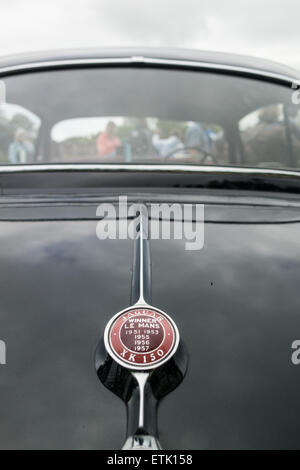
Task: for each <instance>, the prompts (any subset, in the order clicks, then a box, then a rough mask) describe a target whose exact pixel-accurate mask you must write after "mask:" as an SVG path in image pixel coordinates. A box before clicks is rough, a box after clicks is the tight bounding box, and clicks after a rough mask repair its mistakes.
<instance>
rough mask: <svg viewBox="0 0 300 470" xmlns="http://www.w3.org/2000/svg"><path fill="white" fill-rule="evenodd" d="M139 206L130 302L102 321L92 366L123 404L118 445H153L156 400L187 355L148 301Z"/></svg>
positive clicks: (175, 381) (174, 383)
mask: <svg viewBox="0 0 300 470" xmlns="http://www.w3.org/2000/svg"><path fill="white" fill-rule="evenodd" d="M139 209H140V211H139V215H138V217H139V232H138V236H137V239H136V241H135V247H134V259H133V276H132V292H131V302H132V306H131V307H128V308H126V309H124V310H122V311H121V312H119V313H117V314H116V315H115V316H113V318H112V319H111V320H110V321H109V322H108V324H107V326H106V328H105V332H104V338H103V339H102V340H101V341H100V343H99V345H98V348H97V351H96V370H97V374H98V377H99V379H100V381H101V382H102V383H103V384H104V385H105V386H106V387H107V388H108V389H110V390H111V391H112V392H114V393H115V394H116V395H118V396H119V397H120V398H122V399H123V401H125V403H126V404H127V418H128V419H127V421H128V423H127V438H126V441H125V444H124V446H123V449H124V450H129V449H148V450H158V449H161V445H160V443H159V440H158V432H157V417H156V413H157V407H158V403H159V401H160V400H161V399H162V398H163V397H164V396H166V395H167V394H169V393H170V392H171V391H173V390H174V389H175V388H177V387H178V385H179V384H180V383H181V382H182V380H183V378H184V376H185V374H186V371H187V365H188V357H187V351H186V349H185V347H184V345H183V343H182V341H180V336H179V332H178V328H177V326H176V324H175V322H174V321H173V320H172V318H171V317H170V316H169V315H167V314H166V313H165V312H163V311H162V310H160V309H158V308H156V307H153V306H151V262H150V244H149V240H148V226H149V221H148V214H147V210H145V206H140V208H139Z"/></svg>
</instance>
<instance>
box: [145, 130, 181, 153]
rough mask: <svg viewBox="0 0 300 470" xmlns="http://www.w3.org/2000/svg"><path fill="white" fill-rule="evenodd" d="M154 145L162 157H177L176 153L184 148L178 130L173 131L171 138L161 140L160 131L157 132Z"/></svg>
mask: <svg viewBox="0 0 300 470" xmlns="http://www.w3.org/2000/svg"><path fill="white" fill-rule="evenodd" d="M152 144H153V147H154V148H155V150H156V151H157V153H158V155H159V156H160V157H168V156H171V155H176V152H179V151H180V150H181V149H182V148H183V143H182V141H181V139H180V132H179V131H178V130H177V129H172V130H171V132H170V135H169V137H167V138H165V139H163V138H161V136H160V131H159V130H157V131H156V133H155V134H154V135H153V138H152Z"/></svg>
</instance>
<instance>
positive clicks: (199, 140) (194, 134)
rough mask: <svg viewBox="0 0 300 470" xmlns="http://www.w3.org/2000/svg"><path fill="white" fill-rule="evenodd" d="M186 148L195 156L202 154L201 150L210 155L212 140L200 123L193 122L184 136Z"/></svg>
mask: <svg viewBox="0 0 300 470" xmlns="http://www.w3.org/2000/svg"><path fill="white" fill-rule="evenodd" d="M184 146H185V147H186V148H188V149H190V153H192V154H195V155H198V154H201V150H204V151H205V152H208V153H210V151H211V142H210V138H209V136H208V134H207V132H206V130H205V127H204V126H203V125H202V124H201V123H200V122H193V123H191V124H190V125H189V127H188V129H187V131H186V133H185V136H184Z"/></svg>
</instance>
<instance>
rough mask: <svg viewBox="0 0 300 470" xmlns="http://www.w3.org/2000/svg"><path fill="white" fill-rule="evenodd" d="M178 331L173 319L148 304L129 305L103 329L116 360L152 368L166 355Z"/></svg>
mask: <svg viewBox="0 0 300 470" xmlns="http://www.w3.org/2000/svg"><path fill="white" fill-rule="evenodd" d="M178 342H179V335H178V330H177V328H176V325H175V324H174V322H173V320H171V318H170V317H168V316H167V315H166V314H165V313H163V312H161V311H160V310H157V309H154V308H152V307H149V308H148V307H145V308H144V307H141V308H139V307H138V308H131V309H128V310H125V311H123V312H121V313H119V314H118V315H116V316H115V317H114V318H113V319H112V320H111V321H110V322H109V324H108V325H107V327H106V330H105V345H106V348H107V350H108V352H109V353H110V354H111V356H112V357H113V359H115V360H116V361H117V362H118V363H119V364H121V365H123V366H124V367H128V368H130V369H152V368H155V367H157V366H159V365H161V364H162V363H164V362H166V361H167V360H169V359H170V357H171V356H172V355H173V354H174V352H175V351H176V349H177V346H178Z"/></svg>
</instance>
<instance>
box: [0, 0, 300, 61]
mask: <svg viewBox="0 0 300 470" xmlns="http://www.w3.org/2000/svg"><path fill="white" fill-rule="evenodd" d="M299 13H300V4H299V1H298V0H286V1H283V0H264V2H262V1H261V0H239V1H238V0H227V1H226V2H224V0H202V1H199V0H185V1H182V0H172V2H170V1H169V0H152V1H151V2H147V1H146V0H126V1H124V0H109V1H107V0H106V1H104V0H77V1H76V2H73V1H72V0H52V1H51V2H50V1H47V2H45V1H44V2H41V1H38V0H27V1H26V2H22V1H21V0H10V1H9V2H8V1H5V2H2V4H1V28H0V54H7V53H15V52H23V51H25V50H26V51H28V50H37V49H54V48H66V47H90V46H97V47H99V46H105V47H107V46H142V45H145V46H171V47H192V48H200V49H210V50H221V51H227V52H237V53H245V54H249V55H255V56H261V57H265V58H268V59H272V60H276V61H280V62H283V63H286V64H289V65H292V66H294V67H297V68H299V69H300V59H299V54H298V50H299V43H300V28H299Z"/></svg>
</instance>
